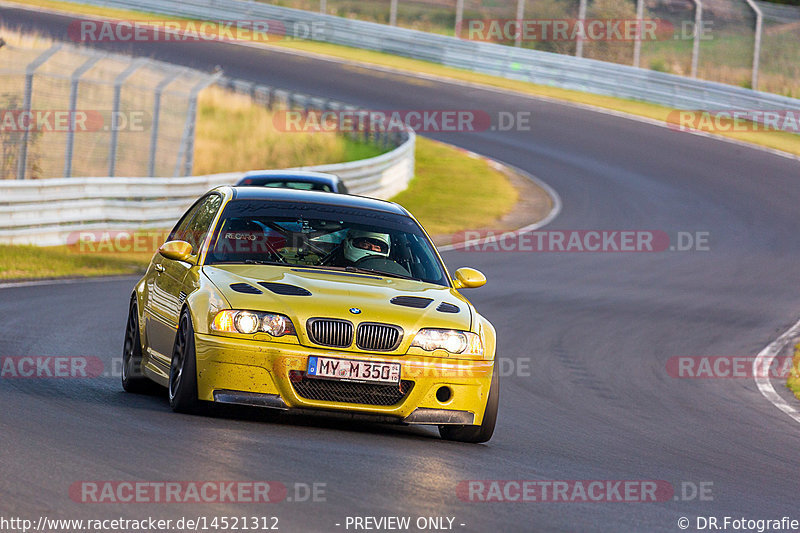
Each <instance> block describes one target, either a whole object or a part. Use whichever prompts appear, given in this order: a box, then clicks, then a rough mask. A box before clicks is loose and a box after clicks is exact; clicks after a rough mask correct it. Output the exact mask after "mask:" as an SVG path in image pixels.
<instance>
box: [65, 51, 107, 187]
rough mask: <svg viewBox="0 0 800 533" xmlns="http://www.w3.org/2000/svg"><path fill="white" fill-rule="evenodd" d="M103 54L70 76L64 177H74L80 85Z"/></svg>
mask: <svg viewBox="0 0 800 533" xmlns="http://www.w3.org/2000/svg"><path fill="white" fill-rule="evenodd" d="M101 57H102V56H100V55H95V56H93V57H90V58H89V59H87V60H86V61H85V62H84V63H83V64H82V65H81V66H80V67H78V68H76V69H75V70H74V71H73V73H72V75H71V76H70V88H69V129H68V130H67V148H66V150H65V151H64V177H65V178H71V177H72V152H73V147H74V145H75V128H76V126H77V124H76V122H75V112H76V110H77V109H76V108H77V106H78V85H79V84H80V81H81V77H82V76H83V75H84V74H86V71H88V70H89V69H90V68H92V67H93V66H94V64H95V63H97V62H98V61H100V58H101Z"/></svg>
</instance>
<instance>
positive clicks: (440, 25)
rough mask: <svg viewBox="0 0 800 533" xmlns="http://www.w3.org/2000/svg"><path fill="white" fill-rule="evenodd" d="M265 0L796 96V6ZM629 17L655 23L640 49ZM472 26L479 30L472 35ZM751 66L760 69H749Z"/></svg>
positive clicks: (671, 0)
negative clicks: (597, 25) (600, 27)
mask: <svg viewBox="0 0 800 533" xmlns="http://www.w3.org/2000/svg"><path fill="white" fill-rule="evenodd" d="M262 1H265V0H262ZM265 3H270V4H275V5H280V6H284V7H293V8H297V9H303V10H307V11H318V12H323V13H326V14H330V15H336V16H340V17H344V18H350V19H358V20H366V21H372V22H378V23H383V24H392V25H396V26H400V27H405V28H411V29H416V30H422V31H427V32H431V33H437V34H444V35H459V36H460V37H461V38H463V39H477V40H488V41H491V42H496V43H500V44H506V45H509V46H521V47H524V48H532V49H536V50H541V51H546V52H554V53H559V54H568V55H578V56H583V57H588V58H592V59H599V60H602V61H610V62H613V63H619V64H625V65H634V66H641V67H643V68H647V69H651V70H656V71H660V72H668V73H672V74H678V75H684V76H694V77H698V78H701V79H705V80H709V81H718V82H722V83H727V84H731V85H737V86H740V87H747V88H757V89H759V90H763V91H768V92H774V93H777V94H781V95H784V96H791V97H797V96H798V95H800V75H799V74H800V6H787V5H780V4H772V3H769V2H764V1H760V0H275V1H265ZM637 19H642V20H648V21H652V22H653V24H654V28H655V31H654V32H652V33H648V32H647V31H643V32H642V38H641V40H640V44H638V45H637V44H636V39H629V38H626V36H625V35H624V28H625V24H626V21H635V20H637ZM515 20H522V21H524V22H525V23H526V24H527V25H528V30H527V31H525V30H523V31H520V32H515V30H514V28H515V27H514V26H513V25H509V24H507V23H508V22H513V21H515ZM578 20H583V21H584V24H590V23H592V22H593V21H612V22H611V24H613V23H614V22H619V23H620V27H621V28H622V29H623V35H619V34H614V33H613V32H608V31H603V32H602V35H601V36H600V37H599V38H592V37H591V36H583V37H581V36H579V35H574V29H575V24H576V21H578ZM562 23H567V24H569V30H568V32H567V35H564V34H561V35H559V34H558V32H555V34H554V32H553V27H554V26H553V25H554V24H562ZM476 28H477V29H479V30H478V31H475V30H476ZM548 28H549V35H547V33H548ZM759 28H760V29H759ZM606 29H608V27H607V28H606ZM470 30H473V31H470ZM515 33H516V34H515ZM609 33H611V35H609ZM757 38H758V39H757ZM637 47H638V51H637ZM756 53H757V57H756ZM756 59H757V61H755V60H756ZM754 66H757V67H758V68H757V70H756V71H754Z"/></svg>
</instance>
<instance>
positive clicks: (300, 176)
mask: <svg viewBox="0 0 800 533" xmlns="http://www.w3.org/2000/svg"><path fill="white" fill-rule="evenodd" d="M265 178H269V179H272V178H274V179H276V180H281V179H293V180H298V181H303V182H306V183H331V182H338V181H341V180H340V179H339V176H337V175H335V174H328V173H326V172H312V171H308V170H251V171H250V172H246V173H245V175H244V176H242V179H265Z"/></svg>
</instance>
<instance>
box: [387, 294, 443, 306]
mask: <svg viewBox="0 0 800 533" xmlns="http://www.w3.org/2000/svg"><path fill="white" fill-rule="evenodd" d="M432 301H433V299H432V298H422V297H421V296H395V297H394V298H392V299H391V300H389V302H391V303H393V304H394V305H402V306H403V307H413V308H414V309H425V308H426V307H428V306H429V305H430V304H431V302H432Z"/></svg>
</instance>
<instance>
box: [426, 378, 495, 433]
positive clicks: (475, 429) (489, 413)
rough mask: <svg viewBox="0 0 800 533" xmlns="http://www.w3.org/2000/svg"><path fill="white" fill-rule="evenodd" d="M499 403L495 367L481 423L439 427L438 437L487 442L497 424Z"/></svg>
mask: <svg viewBox="0 0 800 533" xmlns="http://www.w3.org/2000/svg"><path fill="white" fill-rule="evenodd" d="M499 403H500V375H499V372H498V371H497V365H495V368H494V371H493V372H492V383H491V385H490V386H489V398H488V399H487V400H486V411H485V412H484V413H483V422H482V423H481V425H479V426H450V425H448V426H439V435H441V437H442V438H443V439H445V440H453V441H458V442H469V443H472V444H478V443H481V442H488V441H489V439H491V438H492V435H493V434H494V426H495V424H496V423H497V407H498V405H499Z"/></svg>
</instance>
